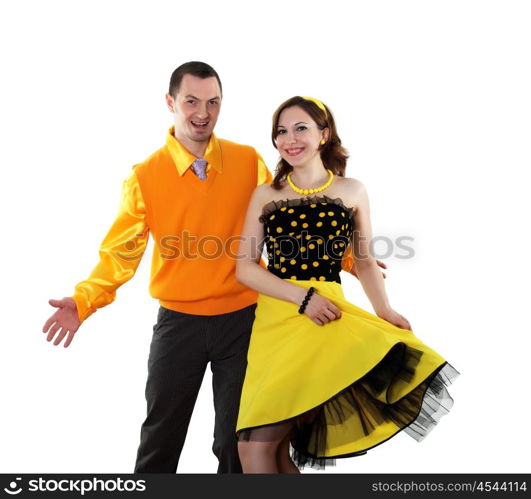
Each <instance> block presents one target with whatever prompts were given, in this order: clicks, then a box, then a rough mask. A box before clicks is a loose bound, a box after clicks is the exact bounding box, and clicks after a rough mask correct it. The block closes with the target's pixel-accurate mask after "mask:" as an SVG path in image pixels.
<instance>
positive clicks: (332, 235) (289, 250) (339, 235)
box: [260, 196, 354, 283]
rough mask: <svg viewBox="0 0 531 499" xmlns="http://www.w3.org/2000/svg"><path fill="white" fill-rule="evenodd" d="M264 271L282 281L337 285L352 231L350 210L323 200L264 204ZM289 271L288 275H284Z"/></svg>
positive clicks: (316, 198) (340, 203)
mask: <svg viewBox="0 0 531 499" xmlns="http://www.w3.org/2000/svg"><path fill="white" fill-rule="evenodd" d="M260 221H261V222H262V223H263V224H264V230H265V233H266V234H267V236H268V237H267V238H266V242H265V245H266V250H267V255H268V258H269V260H268V266H267V268H268V270H269V271H270V272H272V273H273V274H275V275H277V276H278V277H281V278H282V279H292V280H310V281H316V280H319V281H335V282H338V283H341V279H340V277H339V273H340V271H341V259H342V255H343V254H344V252H345V250H346V248H347V247H348V246H349V244H350V240H351V238H352V232H353V230H354V222H353V210H352V208H347V207H346V206H345V205H344V203H343V202H342V201H341V199H339V198H338V199H332V198H329V197H327V196H314V197H313V198H296V199H289V200H281V201H274V202H271V203H268V204H267V205H266V206H265V207H264V210H263V214H262V216H261V217H260ZM288 270H289V273H287V271H288Z"/></svg>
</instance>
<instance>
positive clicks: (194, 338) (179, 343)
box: [135, 304, 256, 473]
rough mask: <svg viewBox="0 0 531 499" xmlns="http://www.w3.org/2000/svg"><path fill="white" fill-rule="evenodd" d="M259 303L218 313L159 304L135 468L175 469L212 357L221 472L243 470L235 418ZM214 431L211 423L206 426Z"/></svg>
mask: <svg viewBox="0 0 531 499" xmlns="http://www.w3.org/2000/svg"><path fill="white" fill-rule="evenodd" d="M255 308H256V304H253V305H250V306H248V307H245V308H243V309H241V310H236V311H235V312H229V313H227V314H220V315H211V316H208V315H192V314H185V313H181V312H175V311H173V310H169V309H167V308H164V307H160V309H159V313H158V317H157V323H156V324H155V326H153V339H152V341H151V348H150V352H149V360H148V378H147V383H146V400H147V417H146V419H145V421H144V423H143V424H142V428H141V432H140V446H139V448H138V454H137V459H136V464H135V473H175V472H176V470H177V464H178V463H179V457H180V455H181V451H182V448H183V445H184V440H185V438H186V432H187V431H188V425H189V423H190V418H191V416H192V411H193V408H194V405H195V401H196V399H197V395H198V393H199V388H200V387H201V382H202V380H203V376H204V374H205V370H206V367H207V364H208V362H210V368H211V370H212V389H213V392H214V409H215V413H216V417H215V423H214V444H213V446H212V451H213V452H214V454H215V455H216V457H217V458H218V460H219V466H218V473H241V472H242V468H241V464H240V460H239V458H238V447H237V441H236V434H235V431H236V422H237V419H238V409H239V404H240V396H241V389H242V385H243V380H244V377H245V369H246V367H247V350H248V348H249V339H250V336H251V329H252V325H253V321H254V311H255ZM205 430H206V431H211V429H210V427H208V428H205Z"/></svg>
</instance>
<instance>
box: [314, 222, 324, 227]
mask: <svg viewBox="0 0 531 499" xmlns="http://www.w3.org/2000/svg"><path fill="white" fill-rule="evenodd" d="M315 225H317V227H322V226H323V222H317V223H316V224H315Z"/></svg>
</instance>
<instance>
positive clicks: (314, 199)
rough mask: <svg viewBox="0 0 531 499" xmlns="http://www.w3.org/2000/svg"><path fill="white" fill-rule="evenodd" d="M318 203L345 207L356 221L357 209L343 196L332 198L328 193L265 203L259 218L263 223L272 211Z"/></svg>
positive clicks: (349, 215)
mask: <svg viewBox="0 0 531 499" xmlns="http://www.w3.org/2000/svg"><path fill="white" fill-rule="evenodd" d="M317 203H331V204H336V205H338V206H340V207H341V208H343V209H344V210H345V211H346V212H347V213H348V217H349V219H350V220H351V221H352V223H354V214H355V209H354V208H350V207H348V206H345V203H343V200H342V199H341V198H330V197H328V196H326V195H321V196H306V197H303V198H293V199H280V200H278V201H275V200H273V201H270V202H269V203H267V204H265V205H264V206H263V207H262V214H261V215H260V217H259V218H258V220H259V221H260V222H262V223H264V222H265V221H266V220H267V218H266V217H267V215H270V214H271V213H273V212H275V211H277V210H279V209H280V208H284V207H286V208H292V207H293V206H307V205H310V204H317Z"/></svg>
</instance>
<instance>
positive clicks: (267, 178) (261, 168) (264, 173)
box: [256, 153, 273, 185]
mask: <svg viewBox="0 0 531 499" xmlns="http://www.w3.org/2000/svg"><path fill="white" fill-rule="evenodd" d="M256 154H257V156H258V182H257V183H256V185H262V184H270V183H271V182H273V175H271V172H270V171H269V170H268V169H267V166H266V164H265V163H264V160H263V159H262V156H260V154H258V153H256Z"/></svg>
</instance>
